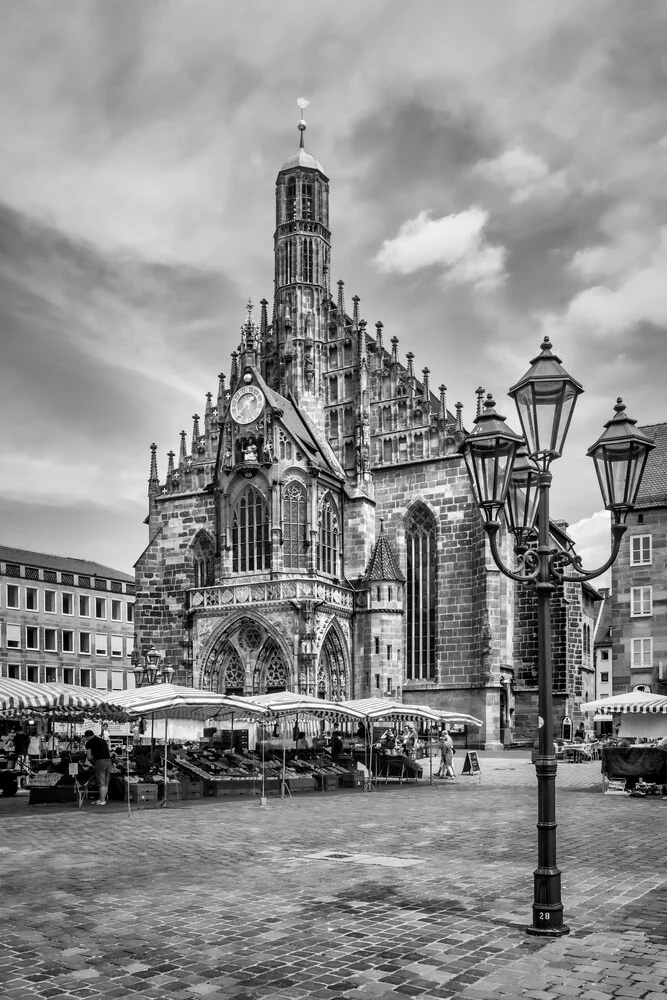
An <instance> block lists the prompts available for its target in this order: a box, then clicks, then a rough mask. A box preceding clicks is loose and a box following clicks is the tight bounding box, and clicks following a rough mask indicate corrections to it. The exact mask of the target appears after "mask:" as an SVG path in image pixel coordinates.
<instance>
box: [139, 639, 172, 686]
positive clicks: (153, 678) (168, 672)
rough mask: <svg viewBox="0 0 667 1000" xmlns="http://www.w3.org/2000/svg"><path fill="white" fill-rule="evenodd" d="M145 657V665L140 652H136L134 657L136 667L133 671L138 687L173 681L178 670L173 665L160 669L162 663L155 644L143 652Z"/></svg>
mask: <svg viewBox="0 0 667 1000" xmlns="http://www.w3.org/2000/svg"><path fill="white" fill-rule="evenodd" d="M143 657H144V663H143V666H142V665H141V658H140V654H139V653H138V652H135V654H134V658H133V662H134V668H133V670H132V673H133V674H134V683H135V685H136V686H137V687H138V688H140V687H148V686H152V685H153V684H170V683H171V680H172V678H173V676H174V674H175V673H176V671H175V670H174V668H173V667H163V668H162V670H160V668H159V665H158V664H159V663H160V653H159V651H158V650H157V649H156V648H155V646H151V648H150V649H149V650H147V651H146V652H145V653H144V654H143Z"/></svg>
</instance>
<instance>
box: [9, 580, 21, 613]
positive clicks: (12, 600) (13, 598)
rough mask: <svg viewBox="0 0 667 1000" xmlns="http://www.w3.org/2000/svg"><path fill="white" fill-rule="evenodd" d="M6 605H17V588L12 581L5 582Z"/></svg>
mask: <svg viewBox="0 0 667 1000" xmlns="http://www.w3.org/2000/svg"><path fill="white" fill-rule="evenodd" d="M7 607H8V608H18V607H19V588H18V587H17V586H16V584H14V583H8V584H7Z"/></svg>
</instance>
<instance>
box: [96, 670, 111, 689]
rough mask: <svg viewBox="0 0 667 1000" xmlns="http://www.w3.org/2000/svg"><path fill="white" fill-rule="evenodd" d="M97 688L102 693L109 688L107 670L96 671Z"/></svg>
mask: <svg viewBox="0 0 667 1000" xmlns="http://www.w3.org/2000/svg"><path fill="white" fill-rule="evenodd" d="M95 687H96V688H98V689H99V690H101V691H106V690H107V688H108V687H109V678H108V676H107V672H106V670H96V671H95Z"/></svg>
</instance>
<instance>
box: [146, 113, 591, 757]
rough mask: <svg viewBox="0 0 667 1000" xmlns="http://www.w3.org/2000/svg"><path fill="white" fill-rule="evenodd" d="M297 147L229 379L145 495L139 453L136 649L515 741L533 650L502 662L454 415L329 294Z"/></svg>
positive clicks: (323, 195) (505, 588)
mask: <svg viewBox="0 0 667 1000" xmlns="http://www.w3.org/2000/svg"><path fill="white" fill-rule="evenodd" d="M299 129H300V132H301V138H300V145H299V148H298V151H297V152H296V153H295V154H294V155H293V156H291V157H290V158H289V159H288V160H287V161H286V162H285V163H284V164H283V166H282V167H281V168H280V171H279V172H278V177H277V181H276V228H275V233H274V256H275V296H274V302H273V308H272V312H271V316H270V317H269V310H268V306H269V303H268V302H267V301H266V300H265V299H262V300H261V303H260V314H259V317H258V321H257V322H255V319H254V316H253V308H252V305H251V304H250V303H249V304H248V308H247V319H246V322H245V323H244V325H243V327H242V329H241V341H240V344H239V347H238V350H236V351H234V352H233V353H232V364H231V371H230V374H229V378H227V377H226V376H225V375H224V374H221V375H220V376H219V382H218V391H217V398H215V399H214V397H213V394H211V393H208V394H207V397H206V407H205V412H204V417H203V422H202V421H201V420H200V417H199V416H195V417H194V426H193V431H192V439H191V442H190V445H189V447H188V442H187V439H186V433H185V431H183V432H182V433H181V442H180V449H179V454H178V459H176V455H175V453H174V452H169V454H168V466H167V471H166V477H165V478H164V480H162V481H161V480H160V477H159V476H158V467H157V455H156V446H155V445H152V446H151V448H152V452H151V468H150V477H149V514H148V518H147V523H148V528H149V544H148V546H147V548H146V550H145V551H144V552H143V554H142V555H141V557H140V558H139V560H138V562H137V564H136V585H137V599H136V623H137V624H136V628H137V648H138V649H144V650H145V649H147V648H148V647H149V646H151V645H155V646H156V647H157V648H158V649H159V650H160V651H161V652H162V653H163V655H164V657H165V660H166V661H167V662H168V663H169V665H171V666H173V667H174V668H175V669H176V671H177V674H176V679H177V680H180V681H181V682H183V683H191V684H194V685H196V686H202V687H206V688H209V687H211V688H213V689H215V690H219V691H223V692H224V691H226V692H228V693H235V694H259V693H265V692H268V691H271V690H278V689H282V688H285V689H288V690H295V691H296V690H300V691H303V692H307V693H309V694H313V695H321V696H323V697H327V698H333V699H345V698H359V697H370V696H380V697H385V698H387V699H398V700H399V701H404V702H411V703H422V704H428V705H430V706H433V707H440V708H444V709H448V710H459V711H464V712H467V713H471V714H473V715H475V716H477V717H478V718H480V719H482V721H483V727H482V730H481V733H480V740H481V743H482V745H486V746H487V747H493V746H500V745H502V743H503V742H507V739H508V736H509V734H510V733H511V731H512V729H513V727H514V723H515V719H516V718H518V717H519V716H521V717H525V719H526V720H527V725H528V726H530V724H531V720H532V723H533V724H536V721H537V720H536V707H535V706H536V690H537V689H536V684H537V681H536V676H535V669H534V666H535V664H534V650H533V651H530V652H529V653H528V658H527V660H526V661H525V662H524V661H518V662H515V650H516V649H517V648H519V647H520V645H521V644H520V643H519V642H518V638H520V633H521V628H522V626H521V621H520V620H519V621H517V613H518V608H519V601H518V599H517V600H515V597H516V595H515V587H514V585H513V584H512V583H511V582H510V581H509V580H507V579H506V578H505V577H503V576H502V575H501V574H499V573H498V571H497V570H496V568H495V566H494V565H493V563H492V561H491V559H490V556H489V554H488V552H487V550H486V542H485V536H484V532H483V529H482V524H481V519H480V517H479V514H478V512H477V509H476V507H475V505H474V502H473V498H472V494H471V490H470V486H469V482H468V477H467V474H466V471H465V467H464V463H463V461H462V458H461V457H460V455H459V452H458V446H459V444H460V442H461V440H462V438H463V436H464V434H465V431H464V428H463V423H462V407H461V404H459V403H457V404H456V405H455V407H454V414H452V412H450V410H449V409H448V406H447V394H446V388H445V386H444V385H439V386H438V389H437V393H434V392H433V390H432V388H431V384H430V372H429V369H428V368H423V369H422V370H421V372H420V373H419V375H418V374H417V373H416V371H415V364H414V355H413V354H412V352H408V353H407V354H406V358H405V362H402V361H401V360H400V358H399V341H398V338H397V337H396V336H392V337H391V340H390V341H389V344H388V345H387V344H385V337H384V330H383V325H382V323H381V322H377V323H376V324H375V329H374V332H373V333H371V332H370V331H369V330H368V328H367V324H366V322H365V321H364V320H363V319H362V318H361V311H360V303H359V299H358V297H356V296H355V297H354V298H353V299H352V308H351V310H348V308H347V306H346V303H345V296H344V286H343V282H342V281H338V283H337V286H336V288H335V290H333V291H332V289H331V286H330V266H331V265H330V254H331V232H330V228H329V179H328V177H327V176H326V174H325V172H324V170H323V168H322V166H321V165H320V164H319V163H318V161H317V160H316V159H315V157H314V156H312V155H311V154H309V153H308V152H306V149H305V146H304V130H305V122H300V123H299ZM478 406H479V395H478ZM591 620H592V619H591ZM576 627H580V625H577V626H576ZM530 633H531V634H533V633H534V622H532V620H531V624H530ZM570 639H571V637H570V638H568V639H567V642H569V643H570V647H571V648H573V649H574V648H575V646H576V643H575V644H574V646H573V645H572V643H571V642H570ZM563 641H564V642H565V641H566V640H565V639H563ZM524 647H526V648H530V650H532V647H531V646H530V642H528V644H527V646H526V644H525V643H524ZM575 672H576V671H575ZM579 695H581V686H580V690H579ZM572 697H573V698H575V700H576V693H575V691H574V687H573V689H572ZM566 701H567V704H566V705H565V710H566V711H569V713H570V714H571V715H576V707H575V705H574V703H573V702H572V699H570V700H569V701H568V700H567V699H566ZM517 708H518V710H519V716H517V715H516V714H515V713H516V710H517Z"/></svg>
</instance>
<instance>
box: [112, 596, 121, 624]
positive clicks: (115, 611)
mask: <svg viewBox="0 0 667 1000" xmlns="http://www.w3.org/2000/svg"><path fill="white" fill-rule="evenodd" d="M122 620H123V603H122V601H112V602H111V621H112V622H122Z"/></svg>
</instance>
